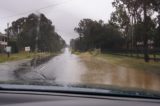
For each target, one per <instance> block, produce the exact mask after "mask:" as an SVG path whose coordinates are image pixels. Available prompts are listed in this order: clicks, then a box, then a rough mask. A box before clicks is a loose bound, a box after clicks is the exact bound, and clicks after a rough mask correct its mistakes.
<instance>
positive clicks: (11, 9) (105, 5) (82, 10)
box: [0, 0, 114, 43]
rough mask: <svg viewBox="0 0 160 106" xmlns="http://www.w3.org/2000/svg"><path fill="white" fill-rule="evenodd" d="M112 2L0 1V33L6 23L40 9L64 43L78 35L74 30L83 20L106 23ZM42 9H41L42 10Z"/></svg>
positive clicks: (93, 0)
mask: <svg viewBox="0 0 160 106" xmlns="http://www.w3.org/2000/svg"><path fill="white" fill-rule="evenodd" d="M112 1H113V0H0V32H3V33H4V29H5V28H6V27H7V22H9V23H11V22H12V21H14V20H16V19H18V18H20V17H24V16H27V15H29V14H30V13H33V12H35V11H37V9H40V8H41V9H40V10H39V12H41V13H44V14H45V15H46V16H47V17H48V18H49V19H51V20H52V22H53V25H55V27H56V32H58V33H59V34H60V35H61V36H62V37H63V38H64V39H65V40H66V41H67V43H69V41H70V39H71V38H76V37H78V35H77V34H76V33H75V32H74V28H75V27H76V26H77V25H78V23H79V21H80V20H81V19H83V18H91V19H93V20H99V19H102V20H104V21H105V22H107V21H108V20H109V18H110V14H111V12H112V11H114V9H113V8H112V4H111V3H112ZM42 8H43V9H42Z"/></svg>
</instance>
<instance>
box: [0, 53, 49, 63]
mask: <svg viewBox="0 0 160 106" xmlns="http://www.w3.org/2000/svg"><path fill="white" fill-rule="evenodd" d="M49 55H51V54H50V53H37V54H35V53H26V52H21V53H17V54H11V55H10V57H9V58H8V57H7V54H0V63H2V62H6V61H16V60H22V59H31V58H33V57H34V56H41V57H43V56H49Z"/></svg>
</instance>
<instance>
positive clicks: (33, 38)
mask: <svg viewBox="0 0 160 106" xmlns="http://www.w3.org/2000/svg"><path fill="white" fill-rule="evenodd" d="M7 30H9V32H10V39H14V40H16V42H17V45H18V50H19V51H21V50H24V48H25V47H26V46H30V47H31V51H35V50H36V46H37V48H38V51H42V52H46V51H47V52H56V51H59V50H61V49H62V48H63V47H64V46H65V41H64V40H63V39H62V38H61V37H60V36H59V35H58V34H57V33H56V32H55V27H54V26H53V25H52V22H51V21H50V20H49V19H47V18H46V16H45V15H43V14H40V16H38V15H36V14H30V15H29V16H28V17H23V18H20V19H18V20H16V21H14V22H12V26H11V27H10V28H9V29H7Z"/></svg>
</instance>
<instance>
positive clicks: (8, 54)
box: [7, 23, 11, 58]
mask: <svg viewBox="0 0 160 106" xmlns="http://www.w3.org/2000/svg"><path fill="white" fill-rule="evenodd" d="M7 40H8V47H7V49H8V50H7V56H8V58H9V57H10V50H9V49H11V48H10V47H9V40H10V39H9V23H7Z"/></svg>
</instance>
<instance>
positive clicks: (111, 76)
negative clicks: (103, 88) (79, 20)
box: [0, 48, 160, 91]
mask: <svg viewBox="0 0 160 106" xmlns="http://www.w3.org/2000/svg"><path fill="white" fill-rule="evenodd" d="M91 61H92V62H96V64H97V66H96V64H95V66H94V67H91V68H89V67H87V64H86V63H85V62H84V60H83V59H82V58H80V57H79V56H77V55H74V54H72V53H71V52H70V51H69V49H68V48H66V49H65V50H64V53H62V54H60V55H58V56H56V57H53V58H52V59H51V60H50V61H48V62H46V63H44V64H42V65H40V66H38V67H36V68H28V70H26V71H24V72H23V71H22V70H19V72H18V77H20V78H19V79H17V80H21V79H22V80H24V81H27V80H28V81H35V80H36V81H37V80H38V81H41V80H43V81H51V82H54V83H60V84H66V85H67V84H106V85H117V86H121V87H134V88H144V89H150V90H158V91H159V89H160V74H159V73H154V72H145V71H135V70H128V69H126V68H125V67H118V66H115V67H113V66H111V65H110V64H107V63H105V62H101V61H99V60H94V59H92V60H91ZM89 64H91V63H89ZM1 69H2V68H1V67H0V77H1V75H3V77H1V79H0V80H1V81H2V78H12V77H11V75H12V76H13V78H16V77H17V76H14V75H15V74H12V73H13V72H12V71H10V73H9V74H10V75H7V74H6V73H5V74H2V71H1ZM3 72H4V71H3ZM11 72H12V73H11ZM5 75H6V77H5ZM9 80H11V79H9ZM13 80H14V79H13Z"/></svg>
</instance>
